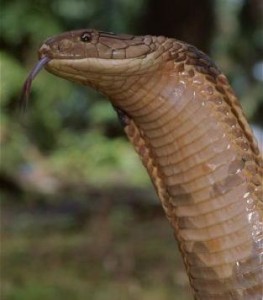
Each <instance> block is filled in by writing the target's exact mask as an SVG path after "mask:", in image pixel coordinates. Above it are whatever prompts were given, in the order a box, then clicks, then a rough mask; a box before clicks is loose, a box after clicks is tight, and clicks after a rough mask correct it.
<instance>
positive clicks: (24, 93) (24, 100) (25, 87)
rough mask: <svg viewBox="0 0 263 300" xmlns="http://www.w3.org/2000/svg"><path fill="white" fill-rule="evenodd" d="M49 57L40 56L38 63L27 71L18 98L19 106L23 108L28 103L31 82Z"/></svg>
mask: <svg viewBox="0 0 263 300" xmlns="http://www.w3.org/2000/svg"><path fill="white" fill-rule="evenodd" d="M50 60H51V59H50V58H49V57H46V56H45V57H42V58H41V59H40V60H39V61H38V63H37V64H36V65H35V66H34V68H33V70H32V71H31V72H30V73H29V75H28V77H27V79H26V81H25V83H24V85H23V90H22V95H21V99H20V107H21V109H23V110H25V109H26V107H27V103H28V97H29V94H30V90H31V84H32V81H33V80H34V78H35V77H36V76H37V74H38V73H39V72H40V71H41V70H42V69H43V67H44V65H46V64H47V63H48V62H49V61H50Z"/></svg>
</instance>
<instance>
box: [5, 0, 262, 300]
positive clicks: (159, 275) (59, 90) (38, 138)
mask: <svg viewBox="0 0 263 300" xmlns="http://www.w3.org/2000/svg"><path fill="white" fill-rule="evenodd" d="M160 4H161V5H160ZM196 5H197V4H196V1H195V0H194V1H193V0H185V1H179V0H178V1H174V0H173V1H171V0H163V1H160V2H159V3H158V1H150V0H148V1H147V0H137V1H133V0H96V1H95V0H53V1H48V0H28V1H21V0H12V1H8V0H4V1H1V4H0V21H1V28H0V30H1V35H0V68H1V70H0V71H1V73H0V75H1V77H0V78H1V87H0V100H1V111H0V122H1V127H0V143H1V165H0V189H1V191H0V192H1V206H2V216H1V217H2V218H1V219H2V225H3V226H2V242H3V244H2V249H1V250H2V251H1V256H2V257H1V260H2V268H3V269H4V272H1V276H2V279H1V281H2V287H1V293H2V297H1V299H8V300H16V299H27V300H33V299H40V300H42V299H72V298H74V299H98V300H103V299H107V300H108V299H146V300H147V299H151V300H152V299H156V300H157V299H164V300H165V299H168V300H169V299H173V298H174V297H173V295H174V294H177V298H178V299H190V296H189V295H190V293H189V287H188V285H187V279H186V277H185V273H184V269H183V266H182V263H181V261H179V259H178V257H179V254H178V252H177V250H176V245H175V244H174V241H173V239H172V234H171V232H170V231H169V226H168V224H167V222H166V220H164V216H163V213H162V211H161V208H160V207H159V204H158V202H157V199H156V197H154V196H153V192H151V191H150V186H151V185H150V181H149V179H148V177H147V175H146V173H145V171H144V169H143V168H142V166H141V164H140V162H139V159H138V158H137V155H136V154H135V153H134V151H133V149H132V147H131V146H130V145H129V144H128V142H127V140H126V138H125V137H124V135H123V132H122V129H121V126H119V124H118V121H117V118H116V115H115V112H114V111H113V109H112V107H111V105H110V104H109V102H107V101H105V99H103V97H102V96H101V95H99V94H97V93H96V92H94V91H91V90H89V89H87V88H84V87H80V86H75V85H73V84H71V83H69V82H66V81H64V80H61V79H59V78H55V77H54V76H52V75H50V74H48V73H47V72H44V71H43V72H42V73H41V74H40V75H39V76H38V77H37V79H36V80H35V81H34V84H33V88H32V93H31V96H30V103H29V106H28V109H27V112H26V113H25V114H21V113H20V112H19V111H18V109H17V104H18V100H19V97H20V94H21V88H22V85H23V82H24V80H25V78H26V76H27V74H28V72H29V70H30V69H31V68H32V66H33V65H34V64H35V62H36V60H37V49H38V46H39V45H40V44H41V42H42V41H43V40H45V39H46V38H47V37H49V36H52V35H56V34H57V33H60V32H63V31H66V30H71V29H76V28H88V27H91V28H99V29H102V30H105V31H115V32H127V33H134V34H138V33H143V34H145V33H151V34H163V35H168V36H175V37H177V38H179V39H183V40H186V41H187V42H190V43H194V44H195V45H197V46H198V47H200V48H201V49H203V50H205V51H206V52H207V53H209V54H210V55H211V56H212V58H213V59H214V60H215V61H216V62H217V64H218V65H219V66H220V68H221V69H222V70H223V71H224V72H225V73H226V74H227V75H228V77H229V78H230V81H231V83H232V85H233V87H234V89H235V90H236V92H237V94H238V96H239V98H240V101H241V102H242V105H243V107H244V109H245V111H246V114H247V115H248V117H249V119H250V121H251V122H254V123H256V124H258V125H263V120H262V114H263V88H262V80H263V57H262V53H263V24H262V22H263V8H262V2H261V0H247V1H246V0H216V1H210V0H206V1H200V2H199V3H198V10H197V9H195V8H196ZM189 7H193V9H189ZM146 195H150V197H153V200H152V201H151V200H149V196H146ZM114 199H115V201H113V200H114ZM120 202H122V204H121V203H120ZM94 206H95V208H94ZM156 211H158V212H156ZM98 233H99V234H98ZM160 257H162V259H161V260H160V259H159V258H160ZM178 261H179V262H178ZM164 283H165V284H164Z"/></svg>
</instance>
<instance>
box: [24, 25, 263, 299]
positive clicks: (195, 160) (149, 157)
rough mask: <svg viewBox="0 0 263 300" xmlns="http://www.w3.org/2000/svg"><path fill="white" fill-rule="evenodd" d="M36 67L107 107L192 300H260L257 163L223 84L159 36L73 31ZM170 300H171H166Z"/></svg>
mask: <svg viewBox="0 0 263 300" xmlns="http://www.w3.org/2000/svg"><path fill="white" fill-rule="evenodd" d="M43 67H45V68H46V69H47V71H49V72H50V73H53V74H55V75H57V76H59V77H62V78H64V79H67V80H70V81H73V82H76V83H79V84H82V85H87V86H90V87H92V88H94V89H96V90H98V91H100V92H101V93H102V94H104V95H105V96H106V97H107V98H108V99H109V100H110V102H111V103H112V105H113V106H114V108H115V109H116V111H117V113H118V116H119V118H120V120H121V123H122V125H123V128H124V131H125V133H126V135H127V136H128V139H129V140H130V141H131V143H132V144H133V146H134V148H135V150H136V152H137V153H138V154H139V156H140V158H141V160H142V163H143V164H144V166H145V167H146V169H147V171H148V173H149V176H150V178H151V180H152V182H153V185H154V186H155V189H156V191H157V194H158V197H159V199H160V201H161V204H162V207H163V209H164V211H165V214H166V216H167V218H168V220H169V222H170V224H171V226H172V228H173V230H174V234H175V238H176V240H177V242H178V245H179V249H180V252H181V254H182V257H183V261H184V264H185V268H186V272H187V275H188V278H189V282H190V285H191V287H192V290H193V294H194V298H195V299H209V300H211V299H214V300H219V299H222V300H227V299H250V300H251V299H258V300H260V299H263V293H262V292H263V200H262V191H263V185H262V174H263V172H262V171H263V168H262V166H263V163H262V161H263V160H262V154H261V153H260V151H259V149H258V146H257V142H256V141H255V138H254V137H253V134H252V131H251V129H250V127H249V125H248V122H247V120H246V118H245V116H244V113H243V111H242V108H241V106H240V104H239V102H238V100H237V98H236V96H235V94H234V92H233V90H232V88H231V87H230V85H229V83H228V80H227V79H226V77H225V76H224V75H223V74H222V72H221V71H220V70H219V69H218V67H217V66H216V65H215V64H214V63H213V62H212V61H211V59H210V58H209V57H208V56H207V55H205V54H204V53H203V52H201V51H199V50H198V49H196V48H195V47H193V46H191V45H189V44H187V43H184V42H182V41H179V40H176V39H173V38H166V37H163V36H150V35H146V36H132V35H115V34H114V33H107V32H104V31H97V30H90V29H85V30H75V31H70V32H66V33H62V34H60V35H58V36H55V37H51V38H49V39H47V40H46V41H45V42H44V43H43V44H42V46H41V47H40V49H39V62H38V64H37V65H36V66H35V68H34V69H33V70H32V72H31V73H30V75H29V77H28V79H27V81H26V82H25V85H24V91H23V97H22V99H23V103H25V102H27V98H28V95H29V92H30V87H31V83H32V80H33V79H34V78H35V77H36V75H37V73H38V72H39V71H40V70H41V69H42V68H43ZM175 297H176V296H175Z"/></svg>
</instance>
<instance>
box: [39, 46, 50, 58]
mask: <svg viewBox="0 0 263 300" xmlns="http://www.w3.org/2000/svg"><path fill="white" fill-rule="evenodd" d="M44 56H46V57H49V56H50V47H49V46H48V45H47V44H43V45H42V46H41V47H40V48H39V50H38V57H39V58H40V59H41V58H43V57H44Z"/></svg>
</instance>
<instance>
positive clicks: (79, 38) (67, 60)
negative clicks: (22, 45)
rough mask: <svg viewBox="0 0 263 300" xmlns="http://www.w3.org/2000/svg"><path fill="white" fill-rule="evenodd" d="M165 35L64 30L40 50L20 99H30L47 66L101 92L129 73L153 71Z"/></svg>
mask: <svg viewBox="0 0 263 300" xmlns="http://www.w3.org/2000/svg"><path fill="white" fill-rule="evenodd" d="M165 40H166V38H164V37H154V36H149V35H148V36H132V35H126V34H125V35H124V34H120V35H116V34H114V33H109V32H104V31H97V30H93V29H82V30H75V31H69V32H65V33H62V34H60V35H57V36H54V37H51V38H49V39H47V40H46V41H44V43H43V44H42V46H41V47H40V48H39V50H38V56H39V62H38V63H37V64H36V66H35V67H34V68H33V70H32V71H31V73H30V74H29V76H28V78H27V80H26V82H25V84H24V89H23V95H22V100H21V103H22V105H23V106H25V104H26V103H27V99H28V96H29V92H30V88H31V83H32V80H33V79H34V78H35V77H36V75H37V74H38V73H39V71H40V70H41V69H42V68H43V67H45V69H46V70H47V71H49V72H50V73H53V74H54V75H57V76H59V77H62V78H64V79H67V80H70V81H73V82H77V83H80V84H84V85H89V86H92V87H93V88H95V89H98V90H100V91H101V92H104V91H105V86H110V85H112V82H114V81H119V83H120V84H121V80H125V78H127V76H133V75H136V76H138V75H140V74H145V73H149V72H151V71H152V70H153V69H154V68H155V67H156V66H157V65H158V64H156V62H157V61H158V60H156V57H160V56H161V55H160V54H158V51H159V52H160V51H163V49H161V47H160V45H162V44H163V43H164V42H165Z"/></svg>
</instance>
